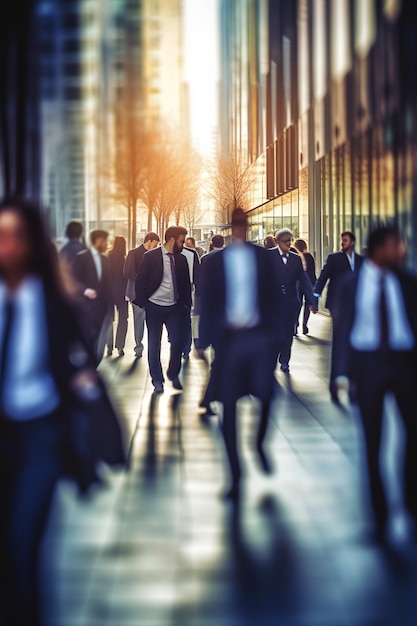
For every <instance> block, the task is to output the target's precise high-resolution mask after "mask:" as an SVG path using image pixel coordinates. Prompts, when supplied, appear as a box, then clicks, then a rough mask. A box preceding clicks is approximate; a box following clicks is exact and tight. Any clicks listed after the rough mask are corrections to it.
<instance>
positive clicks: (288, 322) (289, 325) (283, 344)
mask: <svg viewBox="0 0 417 626" xmlns="http://www.w3.org/2000/svg"><path fill="white" fill-rule="evenodd" d="M296 317H297V309H295V308H294V307H290V308H289V309H288V310H287V311H285V314H284V315H283V317H282V319H281V320H280V322H279V324H280V335H281V340H280V351H279V359H278V360H279V362H280V364H281V365H288V363H289V362H290V358H291V348H292V343H293V340H294V323H295V320H296Z"/></svg>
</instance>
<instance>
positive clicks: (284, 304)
mask: <svg viewBox="0 0 417 626" xmlns="http://www.w3.org/2000/svg"><path fill="white" fill-rule="evenodd" d="M275 238H276V240H277V247H276V248H272V249H268V254H271V255H272V256H273V258H274V260H275V265H276V268H277V275H278V283H277V284H275V285H273V284H272V283H271V287H272V285H273V287H274V288H275V289H277V291H278V294H279V299H280V301H281V306H280V315H279V319H277V325H278V326H279V328H280V332H281V341H280V351H279V363H280V365H281V370H282V371H283V372H284V373H285V374H289V372H290V358H291V347H292V342H293V338H294V324H295V322H296V319H297V316H298V314H299V311H300V295H299V294H300V291H302V293H304V294H305V300H306V304H307V306H309V307H310V310H312V311H313V312H314V313H315V312H316V300H315V298H314V296H313V289H312V286H311V283H310V281H309V279H308V275H307V273H306V271H305V270H304V267H303V263H302V260H301V257H300V255H299V254H297V253H295V252H292V251H291V250H290V248H291V242H292V240H293V234H292V232H291V231H290V230H289V229H288V228H282V229H281V230H279V231H278V232H277V233H276V235H275Z"/></svg>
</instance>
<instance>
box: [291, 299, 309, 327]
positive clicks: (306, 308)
mask: <svg viewBox="0 0 417 626" xmlns="http://www.w3.org/2000/svg"><path fill="white" fill-rule="evenodd" d="M303 306H304V312H303V329H304V328H305V327H306V326H307V323H308V320H309V319H310V313H311V311H310V306H309V304H308V303H307V302H306V297H305V293H304V292H302V293H301V294H300V308H299V309H298V313H297V317H296V320H295V325H294V332H296V331H297V329H298V325H299V318H300V314H301V309H302V308H303Z"/></svg>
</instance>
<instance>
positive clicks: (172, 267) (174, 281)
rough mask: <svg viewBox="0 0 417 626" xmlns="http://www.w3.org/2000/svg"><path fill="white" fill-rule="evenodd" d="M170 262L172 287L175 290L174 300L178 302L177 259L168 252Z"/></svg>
mask: <svg viewBox="0 0 417 626" xmlns="http://www.w3.org/2000/svg"><path fill="white" fill-rule="evenodd" d="M168 256H169V261H170V263H171V275H172V286H173V288H174V300H175V302H178V286H177V274H176V272H175V259H174V255H173V254H172V252H168Z"/></svg>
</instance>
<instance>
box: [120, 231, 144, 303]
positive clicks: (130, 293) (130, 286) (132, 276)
mask: <svg viewBox="0 0 417 626" xmlns="http://www.w3.org/2000/svg"><path fill="white" fill-rule="evenodd" d="M146 251H147V250H146V248H145V246H144V245H143V243H142V244H141V245H140V246H138V247H137V248H134V249H133V250H129V252H128V255H127V257H126V261H125V264H124V268H123V276H124V277H125V278H126V279H127V285H126V298H128V299H129V300H130V301H131V302H132V301H133V300H134V299H135V296H136V292H135V281H136V277H137V275H138V271H139V265H140V263H141V261H142V259H143V256H144V254H145V252H146Z"/></svg>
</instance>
